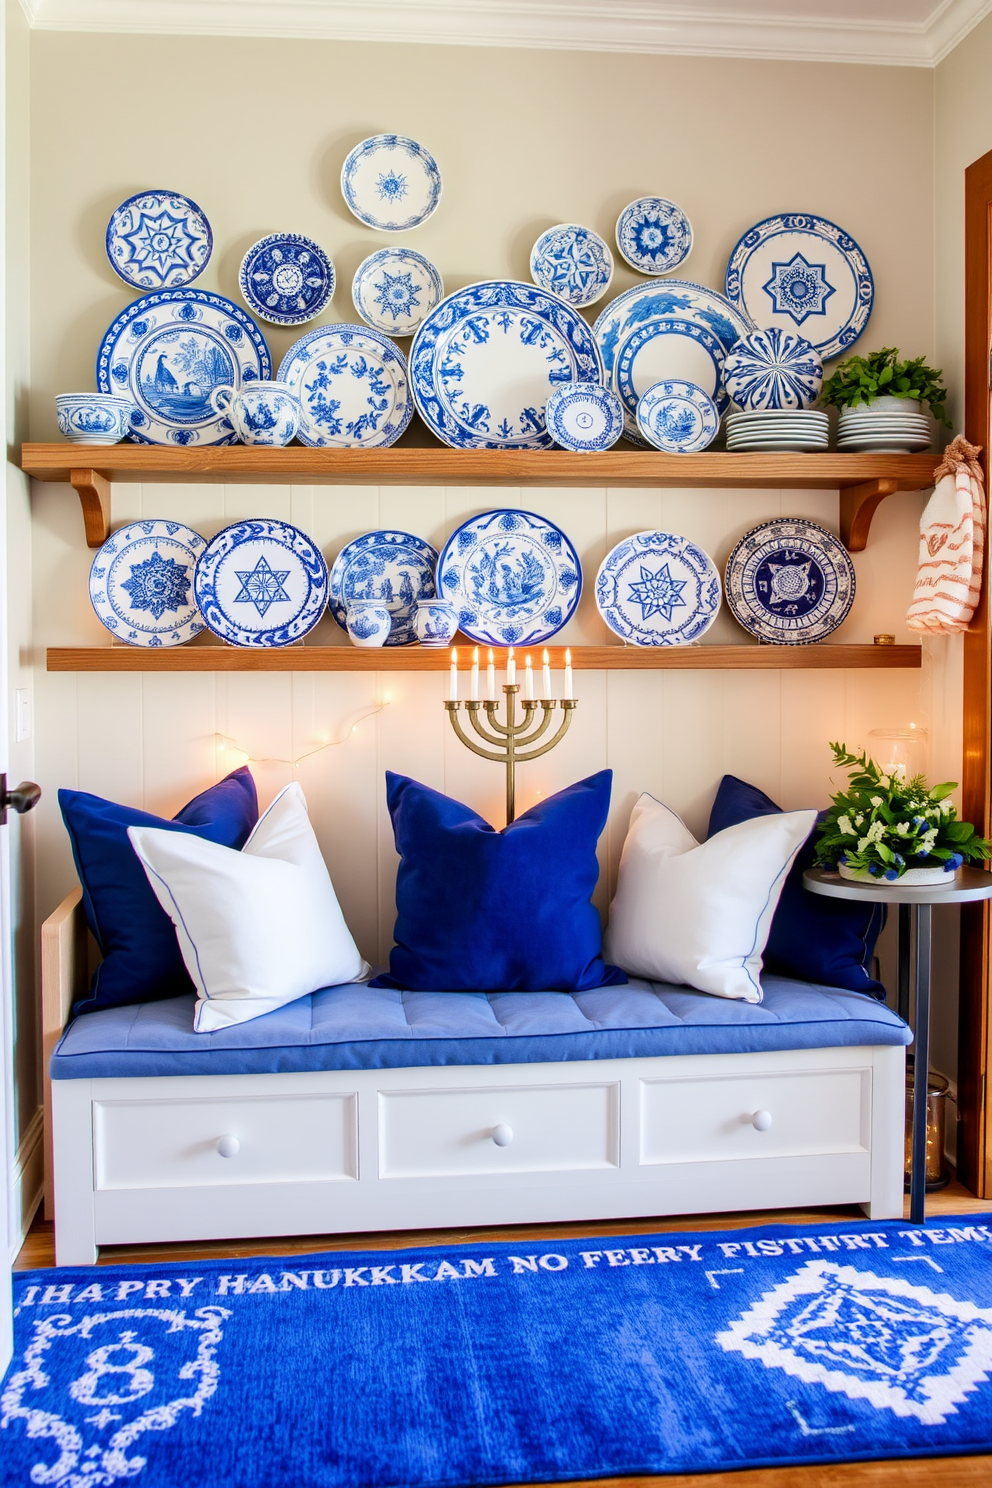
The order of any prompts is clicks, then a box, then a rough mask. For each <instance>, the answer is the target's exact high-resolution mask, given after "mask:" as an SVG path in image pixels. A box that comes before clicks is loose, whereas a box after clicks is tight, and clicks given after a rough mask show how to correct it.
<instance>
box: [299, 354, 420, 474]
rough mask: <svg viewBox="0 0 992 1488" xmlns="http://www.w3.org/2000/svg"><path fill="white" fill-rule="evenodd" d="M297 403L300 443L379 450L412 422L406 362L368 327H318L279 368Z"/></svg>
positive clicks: (392, 442) (411, 402)
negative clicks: (298, 406)
mask: <svg viewBox="0 0 992 1488" xmlns="http://www.w3.org/2000/svg"><path fill="white" fill-rule="evenodd" d="M279 381H280V382H287V383H289V386H290V387H291V388H292V389H293V392H294V393H295V394H296V396H297V397H298V398H299V400H300V405H301V407H302V409H303V422H302V423H301V424H300V430H299V435H298V438H299V439H300V442H301V443H302V444H309V445H316V446H323V445H334V446H336V447H337V448H339V449H385V448H386V446H387V445H390V444H395V442H396V440H397V439H399V437H400V435H401V434H402V433H403V430H404V429H405V428H406V426H407V424H408V423H409V422H410V419H411V418H412V417H413V399H412V398H411V396H410V382H409V378H408V376H407V366H406V357H405V356H404V355H403V353H402V352H401V351H400V349H399V347H398V346H394V345H393V343H392V341H390V340H389V339H388V338H387V337H386V336H384V335H382V333H381V332H380V331H375V330H372V328H371V327H370V326H360V325H330V326H318V327H317V329H316V330H313V331H308V332H307V334H306V335H305V336H301V337H300V339H299V341H295V342H294V343H293V345H292V346H291V347H290V348H289V350H288V351H287V353H286V355H285V356H284V357H283V359H282V362H281V364H280V367H279Z"/></svg>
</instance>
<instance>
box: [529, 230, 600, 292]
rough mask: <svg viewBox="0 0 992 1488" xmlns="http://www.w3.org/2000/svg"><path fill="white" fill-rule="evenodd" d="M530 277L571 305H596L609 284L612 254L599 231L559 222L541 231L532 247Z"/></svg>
mask: <svg viewBox="0 0 992 1488" xmlns="http://www.w3.org/2000/svg"><path fill="white" fill-rule="evenodd" d="M530 272H531V278H532V279H533V280H534V283H535V284H539V285H540V286H541V288H542V289H550V291H551V293H552V294H556V295H559V296H560V297H561V298H562V299H563V300H567V301H568V303H569V304H570V305H575V306H576V307H577V308H581V307H582V306H584V305H595V303H596V301H597V300H601V299H602V298H603V296H604V294H605V293H606V291H607V290H608V289H609V287H610V281H611V280H612V278H613V254H612V253H611V252H610V249H609V245H608V244H607V243H605V242H604V241H603V239H602V238H601V237H600V236H599V233H594V232H593V231H592V229H591V228H588V227H577V226H576V225H575V224H574V223H571V222H562V223H559V225H558V226H557V227H549V228H548V230H547V232H543V233H542V234H541V236H540V237H539V238H538V240H537V242H536V243H535V244H534V246H533V248H532V249H531V254H530Z"/></svg>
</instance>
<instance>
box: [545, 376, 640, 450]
mask: <svg viewBox="0 0 992 1488" xmlns="http://www.w3.org/2000/svg"><path fill="white" fill-rule="evenodd" d="M544 415H545V418H546V420H547V425H548V432H549V433H550V435H551V437H552V439H553V440H554V442H555V444H560V445H561V447H562V449H567V450H571V451H572V452H573V453H574V454H577V455H590V454H598V453H599V452H600V450H608V449H611V448H612V447H613V445H615V444H616V442H617V440H618V439H619V438H620V437H621V435H622V434H623V404H622V403H621V402H620V399H619V398H618V397H617V395H616V393H614V392H613V391H612V389H610V388H607V387H603V385H602V383H599V382H563V383H562V385H561V387H556V388H555V390H554V392H553V393H552V394H551V396H550V398H549V399H548V404H547V407H546V408H545V410H544Z"/></svg>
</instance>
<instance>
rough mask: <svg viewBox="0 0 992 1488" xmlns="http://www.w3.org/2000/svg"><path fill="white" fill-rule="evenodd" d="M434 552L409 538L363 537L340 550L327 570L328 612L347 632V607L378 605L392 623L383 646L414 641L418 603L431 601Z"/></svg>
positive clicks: (419, 540)
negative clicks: (376, 602)
mask: <svg viewBox="0 0 992 1488" xmlns="http://www.w3.org/2000/svg"><path fill="white" fill-rule="evenodd" d="M436 570H437V552H436V550H435V549H434V548H432V547H431V545H430V543H429V542H425V541H424V539H423V538H422V537H415V536H414V534H413V533H412V532H366V533H365V535H364V537H356V538H355V540H354V542H350V543H348V545H347V547H344V548H342V549H341V551H340V553H339V554H338V556H337V557H336V558H335V560H334V562H333V563H332V564H331V577H330V600H329V604H330V611H331V614H332V615H333V616H334V618H335V620H336V621H337V622H338V624H339V625H340V626H341V629H342V630H347V628H348V627H347V611H348V606H349V604H351V603H352V601H353V600H356V599H377V600H379V601H380V603H382V604H384V605H385V606H386V608H387V610H388V611H389V613H390V615H391V616H392V619H393V624H392V629H391V630H390V632H389V639H388V640H387V641H386V645H387V646H412V645H413V644H414V642H415V641H416V639H417V630H416V620H417V600H418V599H433V598H434V574H435V572H436Z"/></svg>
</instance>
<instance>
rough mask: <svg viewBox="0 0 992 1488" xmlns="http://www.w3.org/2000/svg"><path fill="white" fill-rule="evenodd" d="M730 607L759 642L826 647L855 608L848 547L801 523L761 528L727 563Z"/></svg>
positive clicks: (785, 519)
mask: <svg viewBox="0 0 992 1488" xmlns="http://www.w3.org/2000/svg"><path fill="white" fill-rule="evenodd" d="M725 583H726V590H727V603H728V605H729V606H730V609H731V612H732V613H733V616H734V619H735V620H736V621H737V622H738V623H739V624H740V625H743V627H744V629H745V630H749V631H750V632H751V634H752V635H755V636H757V637H758V639H759V640H760V641H776V642H777V643H778V644H779V645H782V646H806V645H809V644H810V642H812V641H822V640H824V639H825V638H826V637H827V636H828V635H830V634H831V632H833V631H835V630H836V629H837V627H838V625H840V624H841V622H842V621H843V620H845V619H846V618H847V613H848V611H849V610H850V608H851V605H852V604H853V603H854V587H855V580H854V564H853V563H852V562H851V559H850V555H849V554H848V552H847V549H846V548H845V547H844V545H843V543H841V542H840V540H839V539H838V538H836V537H835V536H834V534H833V533H832V532H828V531H827V529H826V528H825V527H820V526H818V525H817V523H816V522H807V521H805V520H804V519H803V518H802V517H782V518H780V519H779V520H777V521H774V522H762V524H761V526H760V527H753V528H752V529H751V531H750V532H748V533H745V535H744V536H743V537H742V538H741V540H740V542H739V543H738V544H737V546H736V548H735V549H734V551H733V552H732V553H731V555H730V557H729V558H728V559H727V571H726V575H725Z"/></svg>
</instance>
